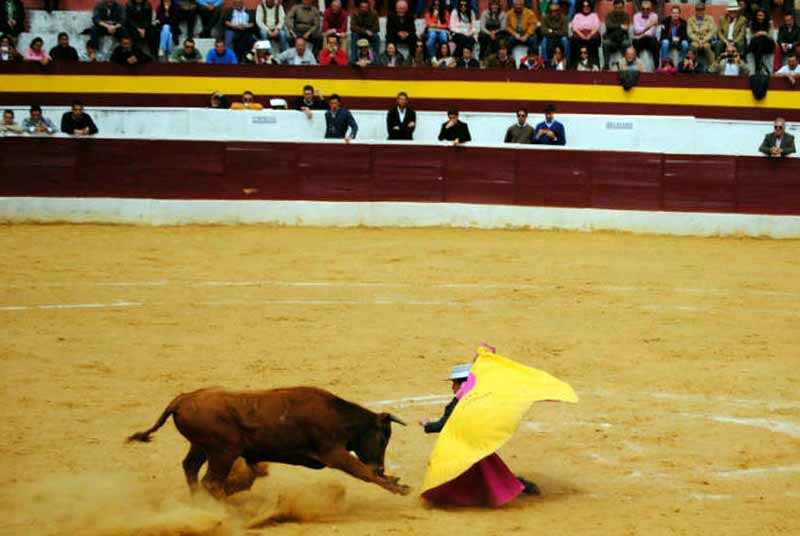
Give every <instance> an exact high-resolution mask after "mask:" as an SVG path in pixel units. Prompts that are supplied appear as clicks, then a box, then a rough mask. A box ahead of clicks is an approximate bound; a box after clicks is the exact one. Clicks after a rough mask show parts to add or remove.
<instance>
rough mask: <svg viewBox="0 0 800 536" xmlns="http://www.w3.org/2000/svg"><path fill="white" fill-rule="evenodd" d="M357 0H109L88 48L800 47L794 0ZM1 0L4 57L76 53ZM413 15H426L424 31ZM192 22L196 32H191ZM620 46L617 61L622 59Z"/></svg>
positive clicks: (440, 51) (500, 57) (626, 53)
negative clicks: (710, 2) (680, 3)
mask: <svg viewBox="0 0 800 536" xmlns="http://www.w3.org/2000/svg"><path fill="white" fill-rule="evenodd" d="M409 2H410V3H411V5H409ZM349 3H350V2H346V4H349ZM352 3H353V5H352V6H350V5H343V4H342V0H326V1H325V5H326V6H327V7H326V8H325V9H324V11H320V8H319V7H318V0H233V1H232V5H231V6H230V7H229V8H227V9H223V2H222V0H158V6H157V7H156V8H155V9H154V8H153V7H152V5H151V3H150V0H127V3H126V4H124V5H123V4H122V3H120V2H119V1H118V0H99V1H98V3H97V5H96V6H95V8H94V11H93V14H92V27H91V28H88V29H87V30H86V32H85V33H88V34H89V40H88V43H87V55H88V57H89V58H90V59H97V50H98V48H99V44H100V40H101V39H107V38H112V39H114V40H115V41H116V42H117V44H116V46H115V48H114V49H113V52H112V54H111V56H110V61H112V62H115V63H118V64H121V65H137V64H141V63H146V62H148V61H171V62H177V63H188V62H202V61H205V62H207V63H222V64H235V63H251V64H257V65H277V64H283V65H335V66H345V65H351V66H357V67H361V68H366V67H369V66H374V65H381V66H388V67H402V66H412V67H424V66H432V67H437V68H467V69H469V68H487V67H488V68H499V69H527V70H557V71H560V70H578V71H599V70H617V71H629V70H637V71H641V70H643V69H644V62H642V61H641V56H640V55H641V54H643V53H647V54H649V55H650V57H651V59H652V64H653V66H654V69H655V70H656V71H657V72H662V73H675V72H682V73H690V74H697V73H703V72H712V73H718V74H721V75H728V76H730V75H746V74H750V73H749V69H748V67H747V64H748V62H747V61H746V58H747V56H748V54H751V55H752V57H753V64H754V65H756V66H757V67H758V66H760V65H761V64H762V62H763V61H764V58H765V57H766V56H768V55H770V54H772V55H773V57H774V65H773V66H772V68H773V70H774V71H775V72H778V71H780V70H781V69H782V67H784V64H787V65H789V64H790V59H789V58H790V57H791V56H792V55H797V54H798V53H800V26H798V25H797V23H796V21H795V19H794V2H793V1H792V0H783V2H782V6H783V10H784V16H783V20H782V24H781V25H780V27H779V28H778V29H777V31H776V30H775V29H774V28H773V25H772V21H771V20H770V16H769V15H768V13H767V11H766V10H765V9H764V8H763V7H762V6H763V5H765V4H769V5H770V6H771V5H772V3H771V2H769V1H767V2H759V1H757V0H738V1H737V0H729V4H728V5H727V12H726V14H725V15H724V16H722V17H721V18H720V19H719V20H714V18H713V17H712V16H711V15H708V14H706V6H705V4H704V3H697V4H695V5H694V6H693V9H694V13H693V15H692V16H691V17H690V18H689V19H688V20H684V19H683V18H682V17H681V10H680V9H679V8H678V7H677V6H673V7H672V9H671V10H670V12H669V13H662V10H663V9H664V3H663V2H662V1H659V2H655V5H654V2H653V1H652V0H634V1H633V4H634V7H635V13H634V15H633V16H632V17H631V16H630V15H629V14H628V11H627V10H626V6H625V0H614V1H613V9H612V11H610V12H609V13H608V14H607V16H606V17H605V25H604V26H603V25H602V24H601V20H600V18H599V17H598V14H597V13H596V12H595V0H577V1H576V0H560V1H559V0H549V1H546V0H538V1H536V2H533V0H490V1H489V4H488V7H487V8H486V9H484V10H483V12H482V13H478V12H477V11H478V3H477V1H476V0H416V1H414V0H389V2H388V5H387V6H386V9H387V17H386V28H385V34H384V39H381V33H380V25H379V15H378V11H377V9H380V8H382V2H381V0H352ZM2 4H3V5H2V8H0V9H1V10H2V13H0V33H2V41H0V46H2V49H1V50H0V61H22V60H27V61H36V62H40V63H42V64H47V63H49V62H51V61H58V62H60V61H75V60H76V59H77V56H78V55H77V51H76V50H75V49H74V47H72V46H71V45H70V44H69V37H68V36H67V35H66V34H63V33H62V34H60V35H59V37H58V44H57V45H56V46H55V47H53V48H52V49H51V50H50V52H49V53H48V52H47V51H46V48H45V43H44V42H43V41H42V39H41V38H38V37H37V38H35V39H34V40H32V41H31V43H30V47H29V48H28V50H26V51H24V52H22V53H20V51H17V50H16V49H15V48H14V42H15V38H16V37H17V35H18V34H19V33H20V32H21V31H23V29H24V20H25V11H24V7H23V5H22V2H21V1H20V0H4V1H3V3H2ZM348 9H349V10H350V12H348ZM198 19H199V22H200V25H201V27H202V31H200V32H199V35H200V37H215V38H216V42H215V45H214V48H213V49H212V50H209V51H208V53H207V54H206V55H205V57H203V56H202V55H201V54H200V53H199V52H197V50H196V45H195V41H194V39H193V38H194V34H195V28H196V26H197V22H198ZM415 19H422V20H424V30H423V31H422V33H421V34H419V33H418V32H417V26H416V24H415ZM182 23H185V26H186V32H187V35H183V36H182V33H181V26H182ZM181 36H182V37H183V40H182V41H181ZM384 41H385V45H384V44H383V43H384ZM517 46H522V47H525V49H526V51H527V53H526V54H525V55H524V56H523V57H522V58H521V59H520V60H519V61H515V60H514V59H513V58H514V54H513V50H514V48H515V47H517ZM601 51H602V55H601ZM615 53H619V59H616V60H615V61H612V57H615V56H614V55H615ZM674 56H677V59H675V58H674ZM784 74H785V73H784ZM788 74H789V77H790V80H792V84H794V82H793V80H794V79H795V75H796V74H797V73H796V72H794V69H793V68H791V67H790V72H789V73H788Z"/></svg>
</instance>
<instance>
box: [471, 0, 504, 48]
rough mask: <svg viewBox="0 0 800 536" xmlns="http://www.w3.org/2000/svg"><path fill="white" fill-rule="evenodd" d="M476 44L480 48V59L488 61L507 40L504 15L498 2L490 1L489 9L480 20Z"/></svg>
mask: <svg viewBox="0 0 800 536" xmlns="http://www.w3.org/2000/svg"><path fill="white" fill-rule="evenodd" d="M478 26H479V27H480V33H479V34H478V44H479V45H480V47H481V58H484V59H488V58H489V56H491V55H492V54H497V51H498V49H499V48H500V44H501V43H502V42H504V41H507V40H508V33H507V32H506V14H505V13H504V12H503V9H502V8H501V7H500V0H490V1H489V8H488V9H486V10H485V11H484V12H483V13H482V14H481V18H480V24H479V25H478Z"/></svg>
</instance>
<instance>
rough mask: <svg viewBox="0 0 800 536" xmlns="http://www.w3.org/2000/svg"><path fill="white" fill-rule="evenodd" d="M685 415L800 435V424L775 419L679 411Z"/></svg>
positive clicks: (795, 435)
mask: <svg viewBox="0 0 800 536" xmlns="http://www.w3.org/2000/svg"><path fill="white" fill-rule="evenodd" d="M679 415H681V416H683V417H693V418H700V419H709V420H712V421H715V422H721V423H724V424H738V425H740V426H752V427H755V428H765V429H767V430H769V431H770V432H775V433H777V434H786V435H788V436H791V437H800V426H798V425H796V424H794V423H791V422H787V421H778V420H775V419H750V418H744V417H727V416H725V415H708V414H705V413H679Z"/></svg>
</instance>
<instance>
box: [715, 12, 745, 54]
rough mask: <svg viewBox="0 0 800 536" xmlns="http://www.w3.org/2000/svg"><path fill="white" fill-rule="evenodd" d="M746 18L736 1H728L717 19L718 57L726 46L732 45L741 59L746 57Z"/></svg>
mask: <svg viewBox="0 0 800 536" xmlns="http://www.w3.org/2000/svg"><path fill="white" fill-rule="evenodd" d="M747 25H748V22H747V17H746V16H745V15H744V13H743V11H742V10H741V9H739V3H738V2H737V1H736V0H728V9H727V12H726V13H725V15H724V16H723V17H722V18H720V19H719V28H718V29H717V43H716V47H715V48H716V50H715V52H716V54H717V55H718V56H719V55H720V54H721V53H722V52H723V51H724V50H725V49H726V48H727V47H728V45H734V46H735V47H736V50H738V51H739V55H740V56H741V57H743V58H744V57H746V56H747Z"/></svg>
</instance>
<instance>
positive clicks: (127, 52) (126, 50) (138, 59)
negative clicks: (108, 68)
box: [111, 35, 151, 66]
mask: <svg viewBox="0 0 800 536" xmlns="http://www.w3.org/2000/svg"><path fill="white" fill-rule="evenodd" d="M150 59H151V58H150V56H148V55H147V54H145V53H144V52H142V50H141V49H138V48H134V47H133V40H132V39H131V38H130V37H128V36H127V35H126V36H125V37H123V38H122V39H120V40H119V46H117V48H115V49H114V52H112V53H111V63H116V64H117V65H124V66H128V65H140V64H142V63H147V62H148V61H150Z"/></svg>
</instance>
